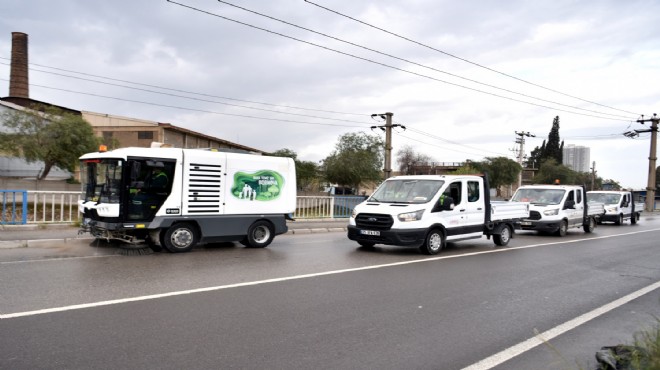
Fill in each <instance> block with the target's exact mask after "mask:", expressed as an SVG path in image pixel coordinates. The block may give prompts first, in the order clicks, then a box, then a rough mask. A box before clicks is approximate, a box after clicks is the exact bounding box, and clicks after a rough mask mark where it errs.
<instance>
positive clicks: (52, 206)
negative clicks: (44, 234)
mask: <svg viewBox="0 0 660 370" xmlns="http://www.w3.org/2000/svg"><path fill="white" fill-rule="evenodd" d="M0 194H2V200H3V202H2V216H1V217H0V224H2V225H25V224H32V223H75V222H77V221H78V200H79V199H80V198H81V196H82V195H81V193H80V192H77V191H39V190H36V191H32V190H0ZM19 198H20V199H19ZM10 199H11V201H10Z"/></svg>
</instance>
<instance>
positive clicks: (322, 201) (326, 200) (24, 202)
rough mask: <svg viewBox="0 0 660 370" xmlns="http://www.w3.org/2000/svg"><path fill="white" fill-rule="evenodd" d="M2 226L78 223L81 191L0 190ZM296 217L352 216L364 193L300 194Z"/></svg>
mask: <svg viewBox="0 0 660 370" xmlns="http://www.w3.org/2000/svg"><path fill="white" fill-rule="evenodd" d="M0 196H1V197H2V199H0V201H2V214H1V215H0V225H25V224H35V223H76V222H78V221H79V217H80V215H79V213H78V200H79V199H81V198H82V194H81V193H80V192H77V191H33V190H0ZM296 198H297V199H296V211H295V212H294V214H293V217H294V218H295V219H316V218H349V217H350V216H351V212H353V208H354V207H355V206H356V205H357V204H359V203H360V202H362V201H363V200H365V199H366V197H364V196H357V195H356V196H299V197H296Z"/></svg>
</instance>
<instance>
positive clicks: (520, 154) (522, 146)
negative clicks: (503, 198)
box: [515, 131, 536, 187]
mask: <svg viewBox="0 0 660 370" xmlns="http://www.w3.org/2000/svg"><path fill="white" fill-rule="evenodd" d="M515 133H516V135H518V136H520V137H518V138H516V144H520V150H518V164H519V165H520V167H522V163H523V156H524V154H525V136H527V137H536V135H534V134H532V133H529V132H525V131H521V132H518V131H515ZM521 185H522V170H520V173H518V187H520V186H521Z"/></svg>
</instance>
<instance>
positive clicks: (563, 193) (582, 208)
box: [511, 185, 605, 236]
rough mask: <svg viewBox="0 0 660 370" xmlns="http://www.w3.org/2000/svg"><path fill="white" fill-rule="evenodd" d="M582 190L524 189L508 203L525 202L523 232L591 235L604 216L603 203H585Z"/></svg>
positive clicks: (571, 187) (572, 187)
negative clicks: (526, 212) (526, 213)
mask: <svg viewBox="0 0 660 370" xmlns="http://www.w3.org/2000/svg"><path fill="white" fill-rule="evenodd" d="M587 197H588V195H587V193H586V191H585V189H584V187H583V186H577V185H523V186H521V187H519V188H518V189H517V190H516V192H515V193H514V194H513V197H512V198H511V202H528V203H529V204H530V206H529V207H530V210H529V218H528V219H525V220H522V221H521V222H520V227H521V228H522V229H523V230H535V231H539V232H543V233H552V234H555V235H558V236H564V235H566V232H567V231H568V229H570V228H582V229H583V230H584V231H585V232H587V233H590V232H592V231H593V230H594V228H595V227H596V224H597V223H598V222H600V219H601V217H602V216H603V214H604V213H605V206H604V205H603V204H602V203H593V202H588V199H587Z"/></svg>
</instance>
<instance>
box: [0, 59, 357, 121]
mask: <svg viewBox="0 0 660 370" xmlns="http://www.w3.org/2000/svg"><path fill="white" fill-rule="evenodd" d="M0 59H5V60H11V59H10V58H7V57H0ZM3 64H4V63H3ZM30 64H31V65H34V66H37V67H42V68H49V69H54V70H57V71H63V72H68V73H76V74H79V75H83V76H89V77H95V78H102V79H106V80H109V81H117V82H123V83H129V84H133V85H137V86H146V87H153V88H157V89H161V90H168V91H174V92H180V93H185V94H191V95H198V96H205V97H210V98H217V99H225V100H231V101H238V102H243V103H251V104H260V105H266V106H272V107H279V108H288V109H299V110H306V111H314V112H322V113H334V114H345V115H353V116H364V115H365V114H364V113H350V112H339V111H332V110H323V109H313V108H303V107H297V106H292V105H281V104H272V103H264V102H258V101H253V100H244V99H236V98H230V97H226V96H218V95H211V94H204V93H198V92H192V91H186V90H181V89H174V88H169V87H163V86H157V85H150V84H146V83H139V82H134V81H127V80H121V79H118V78H112V77H107V76H101V75H95V74H91V73H85V72H78V71H72V70H69V69H64V68H58V67H51V66H46V65H42V64H36V63H30Z"/></svg>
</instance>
